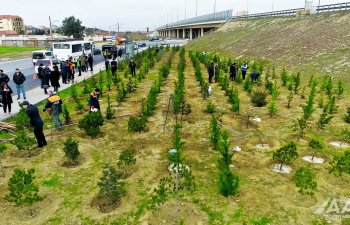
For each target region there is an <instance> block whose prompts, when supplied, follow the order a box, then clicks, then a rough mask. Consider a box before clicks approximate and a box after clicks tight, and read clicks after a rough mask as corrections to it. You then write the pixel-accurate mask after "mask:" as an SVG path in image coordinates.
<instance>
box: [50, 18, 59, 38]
mask: <svg viewBox="0 0 350 225" xmlns="http://www.w3.org/2000/svg"><path fill="white" fill-rule="evenodd" d="M49 22H50V35H52V25H53V24H54V23H59V22H60V21H58V20H54V21H53V22H51V16H49Z"/></svg>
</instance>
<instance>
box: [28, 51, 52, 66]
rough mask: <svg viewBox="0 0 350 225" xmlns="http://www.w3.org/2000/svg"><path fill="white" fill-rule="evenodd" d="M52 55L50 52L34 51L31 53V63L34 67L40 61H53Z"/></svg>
mask: <svg viewBox="0 0 350 225" xmlns="http://www.w3.org/2000/svg"><path fill="white" fill-rule="evenodd" d="M53 58H54V55H53V52H52V51H34V52H32V62H33V65H34V66H35V64H36V62H37V61H38V60H40V59H53Z"/></svg>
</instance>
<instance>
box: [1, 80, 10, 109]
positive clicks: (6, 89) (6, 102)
mask: <svg viewBox="0 0 350 225" xmlns="http://www.w3.org/2000/svg"><path fill="white" fill-rule="evenodd" d="M12 93H13V91H12V89H11V87H10V86H9V85H8V84H7V83H4V85H3V86H2V87H1V96H2V104H3V107H4V113H5V114H6V112H7V109H8V114H11V104H12V103H13V101H12Z"/></svg>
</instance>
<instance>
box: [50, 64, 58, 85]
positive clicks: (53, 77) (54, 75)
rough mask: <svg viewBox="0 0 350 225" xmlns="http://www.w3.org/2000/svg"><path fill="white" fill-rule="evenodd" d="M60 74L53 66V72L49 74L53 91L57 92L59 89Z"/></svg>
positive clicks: (56, 67)
mask: <svg viewBox="0 0 350 225" xmlns="http://www.w3.org/2000/svg"><path fill="white" fill-rule="evenodd" d="M59 80H60V72H59V71H58V66H56V65H55V66H53V71H52V73H51V85H52V86H53V88H54V91H56V92H57V91H58V88H59V87H60V81H59Z"/></svg>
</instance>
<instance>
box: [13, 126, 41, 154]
mask: <svg viewBox="0 0 350 225" xmlns="http://www.w3.org/2000/svg"><path fill="white" fill-rule="evenodd" d="M11 144H13V145H15V146H16V147H17V149H18V150H21V151H27V152H28V156H29V157H30V156H31V154H30V152H31V150H33V146H34V145H35V144H36V140H35V138H32V137H30V136H29V135H27V134H26V132H25V131H20V132H19V133H18V135H17V136H16V138H15V139H14V140H13V141H11Z"/></svg>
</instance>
